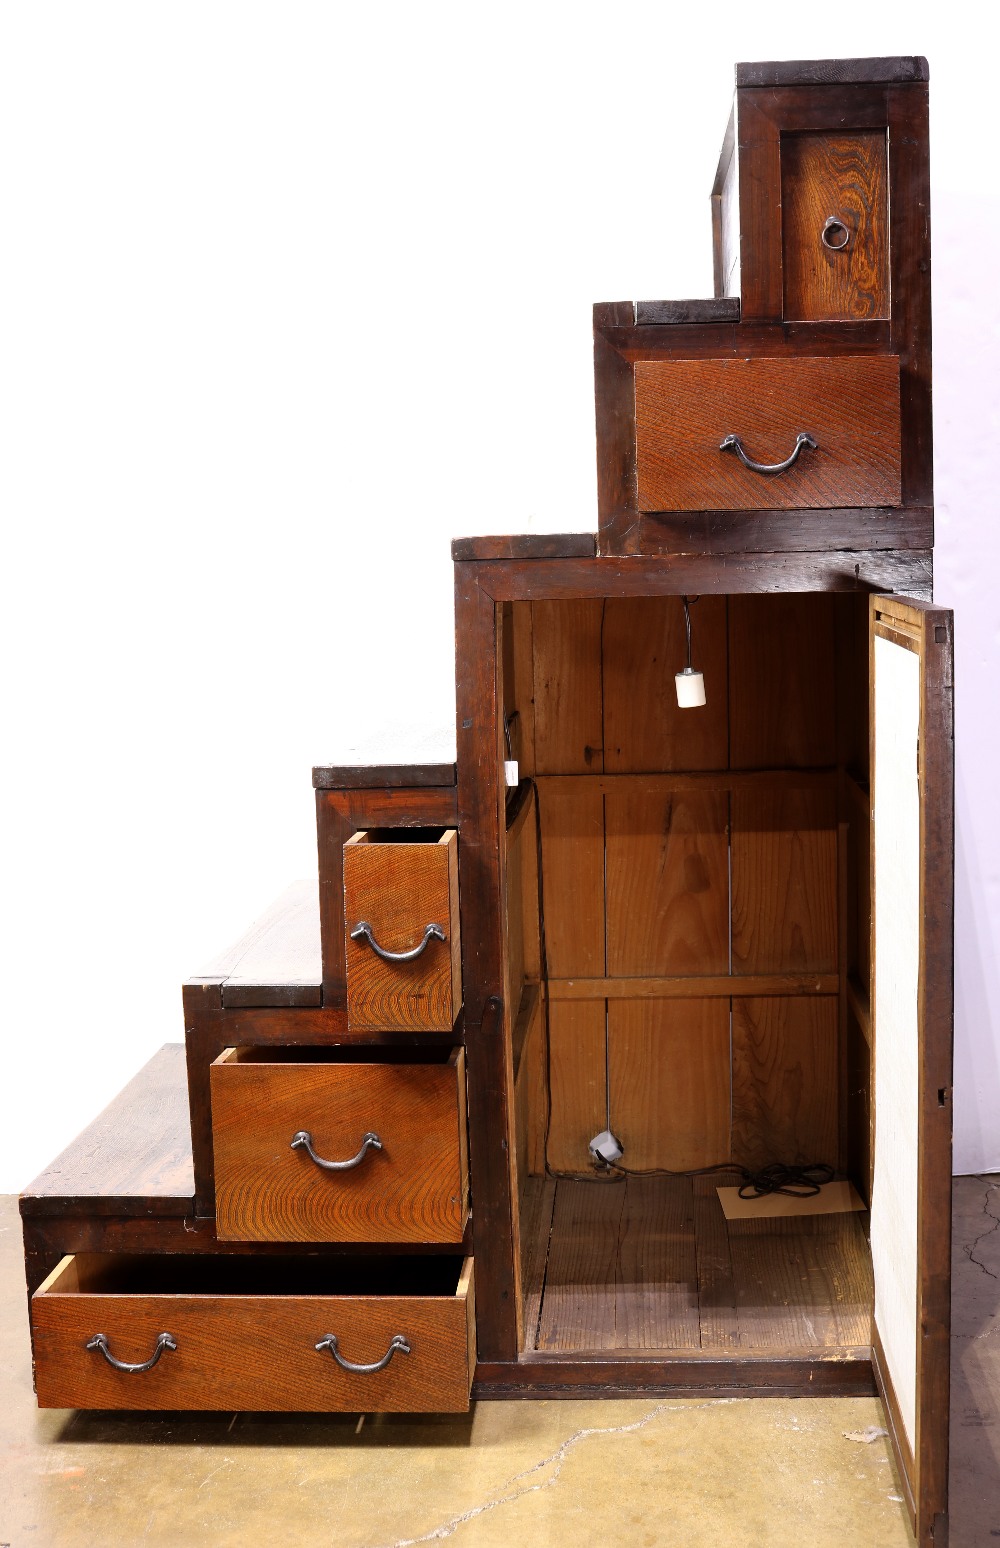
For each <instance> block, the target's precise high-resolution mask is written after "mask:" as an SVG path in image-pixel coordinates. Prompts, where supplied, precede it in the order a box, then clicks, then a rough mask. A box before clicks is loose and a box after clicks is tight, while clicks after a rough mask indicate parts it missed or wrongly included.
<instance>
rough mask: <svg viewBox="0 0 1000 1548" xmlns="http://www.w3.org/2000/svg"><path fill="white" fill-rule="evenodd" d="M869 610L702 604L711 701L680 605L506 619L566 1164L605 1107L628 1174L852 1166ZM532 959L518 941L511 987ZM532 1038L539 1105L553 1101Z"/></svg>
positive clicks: (622, 605)
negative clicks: (692, 699)
mask: <svg viewBox="0 0 1000 1548" xmlns="http://www.w3.org/2000/svg"><path fill="white" fill-rule="evenodd" d="M852 610H853V599H852V598H846V599H839V598H834V597H832V596H828V595H821V594H809V595H796V594H784V595H778V596H767V595H765V596H738V597H736V596H734V597H707V596H706V597H703V598H701V599H700V600H698V601H697V602H695V603H694V604H693V605H692V620H693V641H694V646H693V655H694V665H695V666H696V667H697V668H700V669H701V670H702V671H703V672H704V674H705V683H706V691H707V698H708V703H707V705H706V707H705V708H704V709H697V710H679V709H678V708H677V704H676V698H675V693H674V681H673V677H674V672H675V671H677V670H679V669H680V668H681V667H682V666H683V664H684V617H683V608H682V604H681V601H680V599H679V598H675V597H664V598H642V599H630V600H617V599H610V598H609V599H607V600H605V601H603V602H602V601H540V602H531V603H516V604H514V605H513V607H512V609H511V611H510V613H509V614H507V616H506V618H505V624H506V628H505V636H506V640H507V649H506V651H505V654H506V657H507V660H506V670H505V673H504V698H505V708H506V712H507V714H508V715H509V716H510V717H511V724H512V736H511V740H512V744H513V746H514V750H515V752H516V754H517V756H518V759H519V761H520V765H521V773H522V775H525V774H533V775H534V776H535V777H536V779H537V782H538V791H539V809H540V814H541V827H542V864H543V877H544V901H545V938H546V948H547V964H548V979H549V982H548V992H549V1018H550V1035H551V1085H552V1104H553V1110H552V1118H551V1125H550V1132H549V1144H548V1162H549V1165H550V1167H552V1168H553V1169H555V1170H557V1171H571V1172H572V1171H583V1170H586V1168H587V1165H588V1155H587V1143H588V1141H589V1140H590V1138H591V1137H592V1136H593V1135H594V1134H595V1133H596V1132H597V1131H598V1130H599V1129H601V1128H603V1127H604V1126H605V1123H606V1122H607V1118H608V1110H609V1098H610V1117H611V1123H612V1126H613V1128H614V1129H615V1132H616V1133H617V1134H618V1135H619V1137H620V1138H621V1139H622V1141H623V1143H624V1145H625V1151H626V1161H627V1163H628V1164H629V1165H630V1166H632V1167H636V1168H649V1167H667V1168H671V1169H686V1168H691V1167H697V1166H705V1165H710V1164H712V1163H714V1162H717V1161H724V1160H732V1161H735V1162H737V1163H741V1164H747V1165H759V1164H764V1163H766V1162H769V1161H773V1160H782V1161H809V1160H817V1159H823V1160H829V1161H832V1162H835V1163H838V1164H843V1160H844V1155H843V1152H844V1145H845V1141H844V1136H843V1134H842V1132H841V1130H842V1125H841V1121H840V1120H841V1111H842V1109H843V1110H844V1111H845V1113H846V1108H845V1106H844V1102H843V1088H844V1087H845V1086H846V1083H847V1080H848V1070H847V1057H846V1043H845V1036H844V1034H843V1032H842V1030H841V1025H840V1024H841V1020H842V1012H841V1002H842V1001H843V999H844V995H843V989H844V985H845V982H846V974H847V966H846V960H845V951H844V948H845V941H846V937H845V936H844V928H843V925H842V921H841V917H840V916H841V904H842V901H843V893H844V890H845V887H844V884H843V883H842V882H841V881H840V872H841V870H842V869H843V868H844V861H843V850H844V842H845V840H844V834H843V832H842V824H841V822H840V816H841V811H842V806H843V804H844V801H845V799H846V798H845V797H844V796H843V789H844V788H845V776H844V774H843V764H844V753H843V748H844V747H845V746H846V745H847V744H848V742H851V743H853V744H855V745H860V743H861V735H860V732H859V731H858V728H857V727H856V726H852V727H851V729H850V735H848V728H847V725H846V715H847V710H846V709H845V708H844V706H843V705H839V701H840V700H842V699H849V698H851V696H852V695H854V693H855V688H856V685H854V679H853V678H852V677H851V675H850V673H849V672H848V673H847V676H846V678H845V681H846V682H847V684H848V687H847V688H846V689H843V690H841V689H839V687H838V661H839V660H840V657H841V655H842V654H843V652H844V651H845V650H847V649H848V647H850V649H851V650H854V645H853V644H852V643H851V642H852V640H853V636H852V634H851V624H850V619H851V618H852V617H853V611H852ZM845 620H846V621H845ZM842 637H843V640H842ZM851 685H854V686H851ZM852 702H853V701H852ZM851 714H852V715H853V714H854V711H853V709H852V710H851ZM526 847H527V846H526V845H525V849H524V850H522V859H523V853H524V852H525V851H526ZM858 847H859V849H860V840H859V844H858ZM523 870H524V867H523V864H519V865H517V866H516V867H515V871H516V873H517V877H518V881H517V885H518V886H519V887H520V886H522V885H523V881H522V877H523ZM510 880H511V878H509V884H510ZM855 885H856V886H857V887H860V886H861V882H860V881H858V880H857V878H855ZM519 909H520V905H518V909H515V910H514V911H512V910H511V908H510V902H509V900H508V913H509V916H511V917H513V914H514V913H517V912H518V911H519ZM856 934H857V929H856V928H855V935H856ZM855 956H856V953H855ZM524 957H525V954H524V951H523V949H522V947H521V946H520V945H518V946H516V947H515V948H514V949H513V951H512V958H513V959H514V960H516V962H517V965H518V966H517V972H518V973H519V974H520V973H522V972H523V971H524V969H523V966H522V964H523V962H524ZM527 976H528V977H529V978H530V977H531V976H532V975H531V973H528V974H527ZM510 989H511V991H512V993H513V994H514V995H515V996H516V995H517V993H518V991H517V989H516V988H515V986H514V985H513V984H511V985H510ZM513 1003H516V998H515V1001H514V1002H513ZM538 1021H539V1023H540V1021H541V1018H540V1017H539V1018H538ZM537 1043H538V1047H537V1048H536V1047H535V1046H533V1047H532V1050H531V1059H530V1061H528V1062H526V1063H525V1065H524V1068H525V1072H526V1075H525V1082H524V1084H525V1086H526V1087H530V1092H531V1093H534V1095H530V1094H529V1095H522V1098H521V1101H520V1102H519V1109H520V1110H521V1112H522V1117H523V1114H524V1113H526V1112H528V1111H529V1109H531V1107H532V1103H535V1104H537V1102H538V1101H539V1100H543V1101H544V1084H543V1083H542V1082H541V1081H539V1078H538V1060H539V1059H540V1058H541V1048H540V1045H541V1038H540V1037H539V1038H538V1039H537ZM857 1052H858V1051H857V1049H855V1065H857V1064H858V1062H859V1061H858V1058H857ZM862 1062H863V1061H862ZM855 1073H857V1072H856V1071H855ZM857 1105H858V1104H857V1103H855V1106H856V1107H857ZM527 1121H528V1122H529V1124H530V1125H531V1127H532V1130H533V1132H535V1133H537V1131H538V1128H539V1124H540V1122H541V1123H542V1125H543V1122H544V1119H543V1117H542V1118H541V1119H540V1117H539V1115H538V1114H537V1113H536V1112H534V1111H530V1113H529V1116H528V1118H527ZM526 1153H527V1152H526ZM530 1154H532V1155H533V1156H534V1158H535V1166H536V1168H537V1167H538V1165H539V1164H540V1162H541V1157H540V1155H539V1147H538V1146H537V1144H536V1145H533V1146H532V1147H530Z"/></svg>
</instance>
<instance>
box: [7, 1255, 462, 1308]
mask: <svg viewBox="0 0 1000 1548" xmlns="http://www.w3.org/2000/svg"><path fill="white" fill-rule="evenodd" d="M470 1269H471V1259H470V1260H467V1261H466V1262H463V1259H462V1257H461V1256H460V1255H455V1256H450V1255H440V1256H434V1257H428V1258H416V1257H395V1256H393V1257H384V1258H382V1257H380V1258H366V1259H357V1258H339V1257H333V1256H321V1255H320V1254H317V1253H313V1254H310V1255H305V1254H289V1255H288V1256H285V1255H284V1254H282V1255H281V1256H273V1257H272V1256H268V1257H259V1256H255V1255H251V1254H245V1255H244V1254H236V1253H228V1254H221V1253H219V1254H216V1253H205V1254H201V1253H199V1254H190V1255H185V1254H183V1253H160V1254H139V1253H135V1254H133V1253H80V1254H78V1255H77V1256H75V1257H71V1258H64V1259H63V1260H62V1262H61V1263H60V1264H59V1265H58V1266H57V1267H56V1268H55V1269H54V1270H53V1271H52V1273H51V1274H50V1275H49V1277H48V1279H47V1280H45V1281H44V1283H43V1284H42V1285H40V1286H39V1288H38V1290H37V1291H36V1292H35V1294H36V1296H38V1297H46V1296H50V1295H116V1296H119V1295H135V1296H147V1297H148V1296H151V1295H155V1296H159V1295H185V1296H188V1295H204V1296H219V1295H227V1296H229V1295H232V1296H236V1295H252V1296H303V1295H329V1296H337V1295H350V1296H366V1297H370V1296H383V1295H386V1296H400V1295H405V1296H421V1297H423V1296H441V1297H443V1298H447V1299H453V1298H455V1297H456V1296H462V1295H464V1293H465V1286H466V1285H467V1282H468V1270H470Z"/></svg>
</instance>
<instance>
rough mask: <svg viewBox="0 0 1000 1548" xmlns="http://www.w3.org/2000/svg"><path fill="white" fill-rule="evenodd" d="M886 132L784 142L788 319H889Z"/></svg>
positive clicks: (820, 134) (793, 137)
mask: <svg viewBox="0 0 1000 1548" xmlns="http://www.w3.org/2000/svg"><path fill="white" fill-rule="evenodd" d="M888 189H889V179H888V145H887V142H886V135H885V130H884V129H866V130H856V131H855V132H854V133H853V134H828V133H826V132H825V131H813V132H812V133H808V134H785V135H782V137H781V228H782V282H783V285H784V292H785V306H784V315H785V319H786V321H791V320H795V319H799V320H808V321H812V322H820V321H824V320H831V321H832V320H835V319H839V318H843V319H845V320H847V321H851V322H861V321H864V320H866V319H867V318H870V317H888V315H889V191H888Z"/></svg>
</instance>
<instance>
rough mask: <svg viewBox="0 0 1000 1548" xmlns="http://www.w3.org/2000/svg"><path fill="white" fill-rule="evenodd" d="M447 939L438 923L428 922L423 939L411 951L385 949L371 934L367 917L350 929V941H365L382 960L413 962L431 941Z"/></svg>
mask: <svg viewBox="0 0 1000 1548" xmlns="http://www.w3.org/2000/svg"><path fill="white" fill-rule="evenodd" d="M447 939H448V937H447V936H446V935H445V933H444V931H443V930H442V928H441V926H440V925H439V924H429V925H428V926H427V928H426V930H425V931H424V938H423V940H422V941H421V942H420V944H419V946H414V948H413V950H412V951H386V949H385V947H384V946H380V945H379V943H378V941H377V940H376V939H375V936H374V935H373V934H372V927H371V925H370V924H369V923H368V921H367V919H362V920H361V922H360V923H359V924H356V925H355V926H354V929H353V930H352V931H351V940H352V941H367V942H368V944H369V946H370V947H371V949H372V951H373V952H374V953H375V955H376V956H377V957H381V958H382V961H383V962H415V961H416V960H417V958H418V957H420V956H422V955H423V953H424V952H425V951H426V950H427V948H428V946H429V945H430V943H431V941H445V940H447Z"/></svg>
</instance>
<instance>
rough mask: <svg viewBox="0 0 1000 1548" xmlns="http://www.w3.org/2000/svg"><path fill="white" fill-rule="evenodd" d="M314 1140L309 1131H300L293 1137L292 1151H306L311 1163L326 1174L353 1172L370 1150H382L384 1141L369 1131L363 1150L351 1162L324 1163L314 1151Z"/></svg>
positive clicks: (363, 1141)
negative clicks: (313, 1162)
mask: <svg viewBox="0 0 1000 1548" xmlns="http://www.w3.org/2000/svg"><path fill="white" fill-rule="evenodd" d="M312 1138H313V1137H312V1135H311V1134H310V1133H309V1130H308V1129H300V1130H299V1132H298V1134H294V1135H293V1136H292V1144H291V1148H292V1150H304V1151H305V1153H306V1155H307V1156H308V1157H309V1159H310V1161H315V1163H316V1165H317V1166H321V1167H322V1168H323V1170H324V1172H350V1171H353V1169H354V1168H355V1167H356V1166H360V1164H361V1162H362V1161H363V1160H364V1159H365V1156H366V1155H367V1154H368V1152H369V1150H381V1149H382V1141H381V1140H380V1139H379V1137H378V1135H377V1134H375V1133H373V1132H372V1130H371V1129H369V1130H368V1133H367V1134H365V1135H364V1136H363V1137H362V1140H361V1149H360V1150H359V1151H358V1153H357V1155H356V1156H352V1157H351V1159H350V1160H349V1161H324V1160H323V1157H322V1156H318V1155H317V1154H316V1152H315V1150H313V1142H312Z"/></svg>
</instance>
